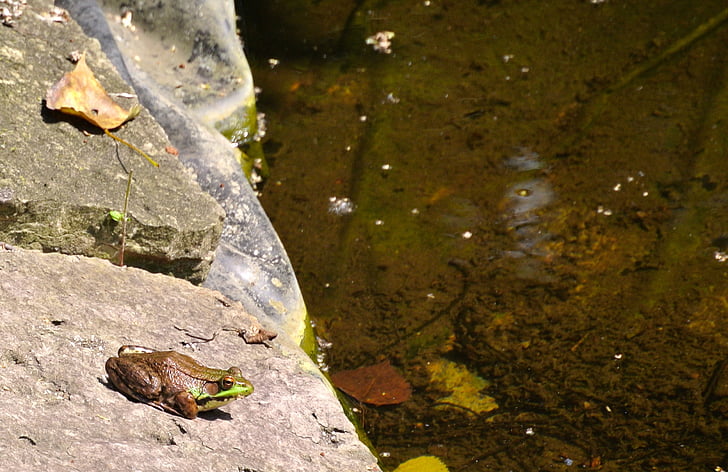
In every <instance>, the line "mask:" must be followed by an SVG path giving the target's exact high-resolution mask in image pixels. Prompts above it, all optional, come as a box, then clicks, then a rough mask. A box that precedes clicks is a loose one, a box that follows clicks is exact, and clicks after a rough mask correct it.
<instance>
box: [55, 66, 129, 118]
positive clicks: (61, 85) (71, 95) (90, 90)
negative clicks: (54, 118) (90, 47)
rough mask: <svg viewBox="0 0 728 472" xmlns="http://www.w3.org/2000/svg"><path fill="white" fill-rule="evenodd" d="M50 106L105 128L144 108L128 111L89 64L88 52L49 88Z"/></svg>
mask: <svg viewBox="0 0 728 472" xmlns="http://www.w3.org/2000/svg"><path fill="white" fill-rule="evenodd" d="M46 106H47V107H48V108H49V109H51V110H58V111H60V112H62V113H68V114H71V115H76V116H80V117H82V118H84V119H85V120H86V121H88V122H90V123H92V124H94V125H96V126H98V127H99V128H101V129H104V130H109V129H114V128H118V127H119V126H121V125H122V124H124V122H126V121H127V120H130V119H132V118H134V117H135V116H137V115H138V114H139V112H140V111H141V106H140V105H138V104H137V105H135V106H133V107H132V108H131V109H130V110H126V109H124V108H123V107H121V106H120V105H118V104H117V103H116V102H115V101H113V100H112V99H111V97H109V95H108V94H107V93H106V90H104V87H103V86H102V85H101V83H100V82H99V81H98V80H97V79H96V77H95V76H94V74H93V72H92V71H91V69H89V67H88V65H86V54H85V53H84V54H82V55H81V58H80V59H79V60H78V63H77V64H76V68H75V69H73V71H71V72H67V73H66V74H64V76H63V77H61V80H59V81H58V82H56V83H55V85H53V86H52V87H51V88H50V89H48V92H47V93H46Z"/></svg>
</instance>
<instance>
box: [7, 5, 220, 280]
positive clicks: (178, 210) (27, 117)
mask: <svg viewBox="0 0 728 472" xmlns="http://www.w3.org/2000/svg"><path fill="white" fill-rule="evenodd" d="M51 7H52V5H51V4H50V2H34V3H33V5H31V6H28V7H27V8H26V10H25V12H24V14H23V16H21V17H20V18H19V19H17V20H16V21H15V22H14V26H13V27H12V28H8V27H2V28H0V77H1V78H2V80H0V94H1V96H2V97H3V98H2V100H3V104H2V106H0V238H1V239H3V240H5V241H7V242H12V243H14V244H18V245H21V246H24V247H30V248H37V249H43V250H45V251H60V252H64V253H71V254H84V255H91V256H101V257H111V256H112V255H113V254H114V253H115V252H116V250H117V249H118V247H119V239H120V225H119V224H118V223H116V222H115V221H113V220H112V219H111V218H110V217H109V216H108V212H109V210H118V211H121V210H122V209H123V205H124V194H125V190H126V182H127V174H126V172H125V170H133V171H134V181H133V185H132V191H131V198H130V208H129V210H130V211H129V213H130V215H131V222H130V224H129V226H128V229H127V232H128V236H127V249H126V262H127V263H129V264H133V265H137V266H140V267H150V266H152V265H153V266H155V267H156V269H157V270H161V271H164V272H168V273H173V274H175V275H177V276H180V277H186V278H189V279H190V280H194V281H198V282H199V281H202V280H203V279H204V277H205V275H206V274H207V272H208V271H209V268H210V264H211V262H212V259H213V254H214V251H215V248H216V246H217V242H218V239H219V237H220V234H221V232H222V219H223V216H224V213H223V211H222V209H221V208H220V206H219V205H218V204H217V203H216V202H215V201H214V200H213V199H212V198H210V196H209V195H207V194H205V193H202V192H201V191H200V189H199V186H198V185H197V184H196V183H195V182H194V180H193V179H192V178H191V175H190V173H189V172H188V171H187V170H186V169H185V168H184V167H183V166H182V165H180V163H179V161H178V160H177V158H176V157H174V156H172V155H169V154H168V153H167V152H165V148H166V146H168V145H169V141H168V140H167V138H166V136H165V133H164V131H163V130H162V129H161V128H160V127H159V126H158V125H157V124H156V123H155V121H154V120H153V119H152V117H151V116H150V115H149V113H147V112H142V114H141V115H140V116H138V117H137V118H136V119H134V120H133V121H131V122H128V123H127V124H125V125H123V126H122V127H121V128H119V129H118V130H116V131H115V134H117V135H118V136H120V137H121V138H123V139H126V140H127V141H129V142H132V143H134V144H135V145H136V146H138V147H140V148H142V149H144V150H146V151H147V152H148V153H149V154H151V155H152V157H153V158H154V159H156V160H157V161H158V162H159V163H160V164H161V167H160V168H159V169H157V168H154V167H152V166H151V165H150V164H149V163H148V162H147V161H146V160H145V159H144V158H143V157H141V156H140V155H138V154H136V153H135V152H133V151H131V150H130V149H129V148H127V147H125V146H118V145H117V144H116V143H115V142H114V141H113V140H112V139H111V138H109V137H108V136H105V135H104V134H103V133H100V131H99V130H98V128H95V127H94V126H91V125H88V124H86V123H85V122H84V121H83V120H80V119H75V118H73V117H70V118H67V117H64V116H61V114H57V113H51V112H49V111H48V110H45V109H44V107H43V105H42V100H43V98H44V97H45V96H46V91H47V90H48V88H49V87H50V86H51V85H52V84H54V83H55V82H56V81H58V80H59V79H60V78H61V76H62V75H63V74H64V73H65V72H68V71H71V70H72V69H73V68H74V65H73V64H72V63H70V62H69V61H68V60H67V59H66V57H67V56H68V55H69V54H70V53H71V52H72V51H84V50H86V51H87V61H88V63H89V66H90V67H91V68H92V70H93V71H94V73H95V74H96V76H97V78H98V79H99V80H100V82H101V83H102V85H103V86H104V87H105V88H106V90H107V91H108V92H111V93H114V92H131V90H130V88H129V86H128V85H127V84H126V83H124V81H122V80H121V78H120V77H119V76H118V74H117V73H116V71H115V69H114V67H113V66H112V65H111V64H110V63H109V61H108V60H107V59H106V57H105V55H104V54H103V52H101V50H100V48H99V44H98V42H96V41H95V40H90V39H88V38H86V37H85V36H84V35H83V33H82V32H81V30H80V28H79V27H78V26H77V25H76V24H75V23H73V22H72V21H67V22H55V21H51V19H50V16H49V12H50V9H51ZM117 100H118V101H119V102H120V103H121V104H122V105H123V106H125V107H126V108H129V107H130V106H131V105H132V104H133V103H134V101H132V100H128V99H123V98H118V99H117ZM122 100H126V101H125V102H123V101H122Z"/></svg>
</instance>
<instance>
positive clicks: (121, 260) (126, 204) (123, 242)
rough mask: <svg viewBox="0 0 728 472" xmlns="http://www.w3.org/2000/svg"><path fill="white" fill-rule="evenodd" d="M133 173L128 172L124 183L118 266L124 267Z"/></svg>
mask: <svg viewBox="0 0 728 472" xmlns="http://www.w3.org/2000/svg"><path fill="white" fill-rule="evenodd" d="M133 173H134V171H132V170H130V171H129V178H128V179H127V181H126V194H125V195H124V212H123V219H122V220H121V249H120V250H119V266H122V267H123V266H124V249H125V248H126V221H127V217H126V211H127V209H128V208H129V194H131V176H132V174H133Z"/></svg>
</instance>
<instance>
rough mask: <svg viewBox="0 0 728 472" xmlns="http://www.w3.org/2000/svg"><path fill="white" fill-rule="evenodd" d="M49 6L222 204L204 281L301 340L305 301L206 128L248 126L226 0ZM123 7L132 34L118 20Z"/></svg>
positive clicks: (235, 169)
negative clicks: (107, 66) (96, 50)
mask: <svg viewBox="0 0 728 472" xmlns="http://www.w3.org/2000/svg"><path fill="white" fill-rule="evenodd" d="M58 3H59V4H61V5H62V6H64V7H65V8H68V9H69V11H70V12H71V14H72V16H73V18H74V19H75V20H76V21H78V22H79V23H80V24H81V25H82V26H83V28H84V30H85V31H86V33H87V34H89V35H90V36H93V37H96V38H98V39H99V41H100V42H101V44H102V47H103V48H104V51H106V53H107V55H108V56H109V58H110V59H111V60H112V62H113V63H114V65H115V66H116V67H117V68H118V69H119V71H121V74H122V76H124V77H127V78H128V80H129V81H130V82H131V83H132V84H133V86H134V89H135V90H136V92H137V94H138V95H139V98H140V100H141V102H142V104H143V105H144V106H145V107H147V108H148V109H149V110H150V111H151V112H152V114H153V115H154V116H155V118H156V119H157V120H158V121H159V123H160V124H161V125H162V126H163V127H164V129H165V131H166V132H167V135H168V136H169V137H170V140H171V141H172V143H173V144H174V145H175V146H176V147H177V148H178V149H179V151H180V155H179V159H180V161H181V162H182V163H183V164H184V165H186V166H187V167H189V168H190V169H193V170H194V172H195V174H196V176H197V180H198V182H199V183H200V186H201V187H202V188H203V189H204V190H206V191H207V192H209V193H210V194H211V195H212V196H213V197H214V198H215V199H216V200H217V201H218V202H219V203H220V204H221V205H222V207H223V208H224V209H225V212H226V215H227V216H226V219H225V225H224V229H223V233H222V237H221V241H220V244H219V246H218V248H217V251H216V255H215V261H214V263H213V265H212V268H211V269H210V273H209V275H208V278H207V280H206V281H205V283H204V285H205V286H207V287H210V288H214V289H217V290H220V291H221V292H223V293H224V294H225V295H227V296H229V297H230V298H233V299H235V300H239V301H241V302H243V304H244V305H245V306H246V308H247V309H248V310H249V311H250V312H251V313H252V314H253V315H255V316H256V317H258V318H259V319H261V320H262V321H264V322H266V323H267V324H269V325H273V326H276V327H278V329H279V330H283V331H285V332H287V333H289V334H290V335H291V336H292V337H293V338H294V339H296V340H298V341H299V342H302V341H303V339H304V336H305V334H306V333H307V329H306V323H305V319H306V307H305V304H304V302H303V297H302V295H301V292H300V289H299V287H298V282H297V280H296V276H295V274H294V272H293V269H292V268H291V264H290V261H289V259H288V256H287V254H286V252H285V250H284V248H283V245H282V244H281V242H280V240H279V238H278V235H277V234H276V232H275V230H274V229H273V227H272V225H271V223H270V221H269V219H268V217H267V215H266V214H265V212H264V211H263V209H262V207H261V206H260V203H259V202H258V199H257V196H256V194H255V192H254V191H253V189H252V188H251V187H250V185H249V183H248V181H247V179H246V177H245V175H244V174H243V171H242V169H241V166H240V162H239V158H238V156H237V155H236V153H235V151H236V150H234V149H233V147H232V146H231V144H230V142H229V141H227V140H226V139H225V138H223V136H222V135H220V134H219V133H218V132H217V131H215V130H214V129H213V128H212V125H215V126H218V127H219V128H222V129H228V130H229V129H233V128H235V127H237V128H239V129H240V130H242V131H240V132H242V133H245V132H246V131H244V130H248V129H254V128H252V127H250V126H251V120H253V117H254V114H255V106H254V105H255V103H254V94H253V87H252V78H251V76H250V70H249V68H248V65H247V61H246V60H245V57H244V55H243V54H242V47H241V45H240V44H239V42H238V39H237V36H236V35H235V29H234V25H235V18H234V9H233V7H232V2H231V1H228V0H211V1H197V0H194V1H180V2H165V1H158V2H154V7H151V6H150V4H149V3H148V2H141V1H138V2H137V1H131V2H118V1H113V0H109V1H106V2H100V3H101V7H100V6H99V4H97V2H96V1H94V0H61V1H59V2H58ZM121 3H123V5H121ZM102 7H103V8H102ZM127 11H130V12H132V15H131V18H132V24H133V25H134V27H135V30H134V31H131V30H130V29H129V28H126V27H124V26H123V25H122V24H121V22H120V17H121V15H122V14H124V13H125V12H127ZM180 65H182V66H184V67H180ZM205 71H213V72H214V74H213V75H209V74H206V73H205ZM200 85H204V86H209V87H211V88H212V89H213V90H215V91H216V93H215V94H212V95H210V94H207V93H205V94H199V93H198V92H199V90H200V89H201V88H202V89H204V88H205V87H200ZM215 97H217V100H216V99H215ZM251 115H252V116H251ZM243 138H244V136H237V137H236V138H235V139H236V140H239V139H243Z"/></svg>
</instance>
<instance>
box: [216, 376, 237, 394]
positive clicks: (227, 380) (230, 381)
mask: <svg viewBox="0 0 728 472" xmlns="http://www.w3.org/2000/svg"><path fill="white" fill-rule="evenodd" d="M233 385H235V377H233V376H232V375H226V376H225V377H223V378H222V382H220V386H222V389H223V390H230V389H231V388H233Z"/></svg>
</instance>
